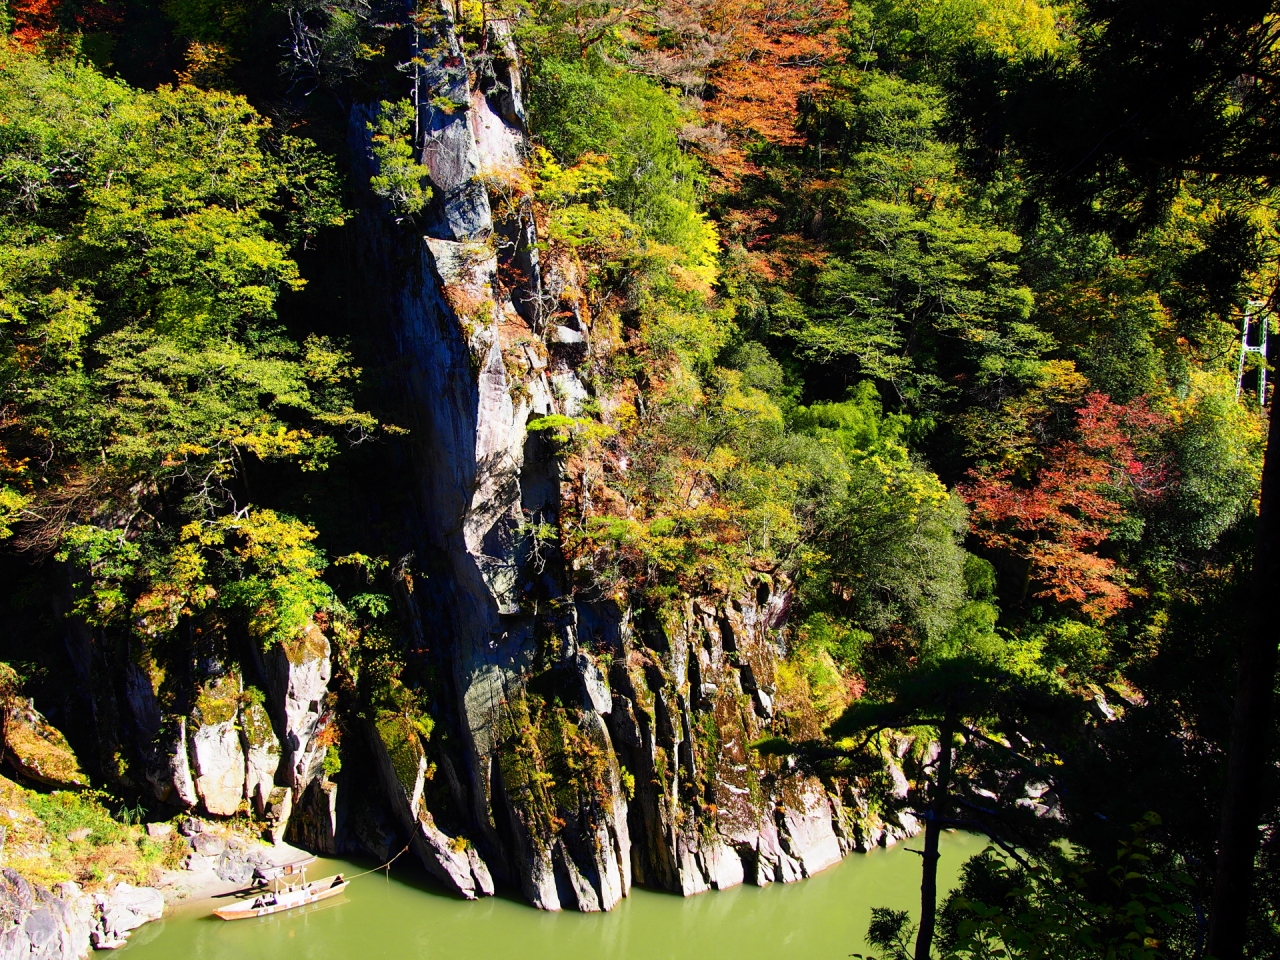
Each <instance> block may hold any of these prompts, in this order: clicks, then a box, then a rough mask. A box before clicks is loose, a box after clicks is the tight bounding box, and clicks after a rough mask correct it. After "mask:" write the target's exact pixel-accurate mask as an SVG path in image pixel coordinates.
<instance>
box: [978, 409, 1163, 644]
mask: <svg viewBox="0 0 1280 960" xmlns="http://www.w3.org/2000/svg"><path fill="white" fill-rule="evenodd" d="M1167 426H1168V418H1167V417H1165V416H1164V415H1163V414H1161V413H1159V412H1157V411H1154V410H1152V409H1151V408H1150V406H1149V405H1148V404H1147V402H1146V401H1145V400H1144V399H1142V398H1139V399H1137V400H1134V401H1132V402H1130V403H1127V404H1118V403H1115V402H1113V401H1112V400H1111V399H1110V397H1108V396H1107V395H1106V394H1103V393H1096V392H1095V393H1091V394H1089V395H1088V396H1087V397H1086V398H1085V401H1084V405H1083V406H1081V407H1079V408H1078V409H1077V410H1076V420H1075V424H1074V436H1072V437H1069V438H1067V439H1063V440H1060V441H1058V442H1056V443H1054V444H1053V445H1052V446H1050V447H1049V448H1048V449H1047V450H1046V451H1045V454H1044V457H1043V460H1042V461H1041V463H1040V464H1039V466H1038V467H1037V468H1035V469H1033V470H1031V471H1030V472H1029V473H1027V474H1025V475H1021V476H1020V475H1018V474H1017V473H1016V472H1015V471H1014V470H1013V469H1011V468H1009V467H1007V466H983V467H978V468H975V469H973V470H971V471H970V472H969V478H970V482H969V483H967V484H963V485H962V486H961V487H960V488H959V492H960V494H961V496H963V497H964V498H965V499H966V500H967V501H968V502H969V505H970V507H971V508H972V515H971V522H972V524H973V532H974V535H975V536H976V537H977V538H978V540H979V541H980V542H981V543H982V544H983V545H984V546H985V547H987V548H988V549H992V550H997V551H1003V552H1006V553H1009V554H1012V555H1014V556H1016V557H1020V558H1022V559H1023V560H1025V561H1027V562H1028V564H1029V566H1030V575H1031V578H1032V579H1033V580H1034V581H1036V582H1037V583H1038V584H1039V589H1038V590H1037V591H1036V594H1035V595H1036V596H1040V597H1050V598H1052V599H1054V600H1056V601H1058V602H1063V603H1074V604H1077V605H1078V606H1079V607H1080V609H1081V610H1082V611H1083V612H1085V613H1086V614H1088V615H1089V616H1091V617H1093V618H1095V619H1097V620H1105V619H1107V618H1109V617H1111V616H1113V615H1115V614H1116V613H1118V612H1119V611H1120V610H1122V609H1124V608H1125V607H1127V606H1128V605H1129V596H1128V593H1127V591H1126V589H1125V586H1124V580H1125V576H1124V571H1123V570H1122V569H1121V568H1120V567H1119V566H1118V565H1117V564H1116V562H1115V560H1114V559H1112V558H1110V557H1107V556H1104V555H1102V554H1101V553H1099V552H1098V551H1099V548H1100V547H1101V546H1102V545H1103V544H1104V543H1105V542H1106V541H1107V540H1108V539H1109V538H1110V537H1111V535H1112V532H1113V528H1114V526H1115V524H1116V523H1117V522H1118V521H1119V520H1121V519H1122V517H1123V516H1124V515H1125V513H1126V510H1127V508H1128V506H1129V505H1131V504H1133V503H1134V502H1136V501H1141V500H1149V499H1151V498H1155V497H1159V496H1161V495H1162V494H1163V493H1164V492H1165V491H1166V490H1167V489H1168V487H1169V485H1170V480H1171V473H1170V470H1169V468H1168V467H1167V466H1166V464H1165V463H1164V461H1163V459H1162V458H1161V457H1159V456H1141V455H1140V453H1139V438H1140V437H1144V436H1145V437H1151V436H1154V435H1156V434H1158V433H1159V432H1162V431H1163V429H1164V428H1166V427H1167Z"/></svg>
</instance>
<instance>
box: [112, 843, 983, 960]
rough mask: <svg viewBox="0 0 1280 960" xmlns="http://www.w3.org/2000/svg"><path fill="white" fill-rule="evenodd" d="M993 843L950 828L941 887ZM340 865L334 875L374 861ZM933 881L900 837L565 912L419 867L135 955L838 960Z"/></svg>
mask: <svg viewBox="0 0 1280 960" xmlns="http://www.w3.org/2000/svg"><path fill="white" fill-rule="evenodd" d="M922 842H923V841H922V840H920V839H918V840H916V841H913V842H911V843H910V844H908V845H909V846H911V847H915V848H918V847H920V846H921V844H922ZM983 845H984V841H983V840H981V839H980V838H977V837H972V836H968V835H965V834H953V835H948V836H944V837H943V842H942V863H941V865H940V868H939V871H940V876H939V880H940V885H941V886H944V888H945V887H946V886H950V885H952V884H954V882H955V880H956V878H957V876H958V875H959V871H960V866H961V864H963V862H964V861H965V859H967V858H968V857H970V856H972V855H973V854H975V853H977V852H978V851H979V850H981V849H982V847H983ZM331 863H332V868H330V865H329V863H326V864H324V865H323V874H329V873H335V872H337V871H339V870H341V871H343V872H348V873H354V872H357V871H359V870H360V869H364V868H362V867H361V866H360V865H357V864H352V863H347V862H344V861H332V862H331ZM320 868H321V865H317V870H320ZM316 875H317V876H320V875H321V873H320V872H317V874H316ZM919 890H920V858H919V857H917V856H913V855H912V854H910V853H908V852H907V851H905V850H903V849H901V848H900V847H899V848H898V849H893V850H877V851H875V852H873V853H871V854H868V855H866V856H860V855H858V854H854V855H853V856H850V857H848V858H846V859H845V861H844V862H843V863H842V864H840V865H839V866H836V867H832V868H831V869H830V870H828V871H826V872H825V873H822V874H820V875H818V876H817V877H814V878H812V879H810V880H803V881H801V882H799V883H793V884H787V885H783V884H774V885H773V886H771V887H766V888H764V889H760V888H758V887H750V886H742V887H737V888H735V889H733V890H727V891H724V892H723V893H715V892H713V893H705V894H702V895H701V896H698V897H689V898H687V899H686V898H682V897H677V896H674V895H671V894H665V893H654V892H652V891H649V890H635V891H633V892H632V894H631V896H630V897H628V898H627V899H626V900H625V901H623V903H622V904H620V905H619V906H618V908H617V909H616V910H614V911H613V912H612V913H609V914H580V913H571V912H567V911H566V912H565V913H559V914H551V913H545V912H543V911H540V910H534V909H533V908H531V907H529V906H526V905H525V904H524V903H522V902H520V901H518V900H516V899H514V898H508V897H501V896H499V897H491V898H488V899H485V900H481V901H476V902H471V903H468V902H466V901H462V900H458V899H455V898H454V897H451V896H449V895H448V894H446V893H444V892H442V891H441V890H439V889H438V888H436V887H433V886H432V885H431V883H430V882H429V881H428V880H425V879H423V878H422V877H420V876H418V875H416V874H415V873H413V872H412V871H408V870H406V871H402V872H400V873H395V872H393V874H392V877H391V878H390V879H389V880H388V879H386V878H385V876H384V875H382V874H372V875H370V876H367V877H364V878H361V879H358V880H356V881H354V882H353V883H352V884H351V886H350V887H349V888H348V889H347V892H346V894H345V896H344V897H340V898H338V899H336V900H331V901H326V902H324V903H318V904H314V905H312V906H310V907H305V908H303V909H300V910H292V911H289V912H288V913H283V914H275V915H273V916H269V917H261V918H258V919H254V920H238V921H231V922H227V921H223V920H218V919H216V918H213V917H210V916H209V912H210V911H211V910H212V909H213V907H214V906H215V904H214V903H213V902H211V901H206V902H204V903H199V904H189V905H186V906H183V907H180V908H178V909H177V910H176V911H174V912H173V913H172V914H171V915H170V916H168V917H167V918H166V919H165V920H163V921H161V922H159V923H154V924H150V925H148V926H146V927H143V928H142V929H140V930H138V931H137V932H136V933H135V934H134V935H133V939H132V940H131V941H130V944H129V946H128V947H126V948H125V953H126V954H127V957H128V960H162V958H163V960H177V958H192V960H257V958H267V957H270V958H278V957H286V956H287V957H289V958H290V960H353V958H364V957H394V958H397V960H435V958H441V960H443V958H449V960H460V958H476V960H507V958H511V960H517V958H518V960H624V958H625V960H686V958H687V960H721V958H723V960H766V958H767V960H779V958H789V957H803V958H805V960H818V958H826V957H830V958H832V960H837V958H843V957H847V956H848V955H849V953H850V952H852V951H856V950H859V949H861V948H862V947H863V941H862V935H863V934H864V933H865V932H866V929H867V921H868V919H869V918H870V915H871V908H872V907H873V906H887V907H895V908H897V909H911V910H912V911H913V912H914V911H915V909H916V908H917V907H918V905H919Z"/></svg>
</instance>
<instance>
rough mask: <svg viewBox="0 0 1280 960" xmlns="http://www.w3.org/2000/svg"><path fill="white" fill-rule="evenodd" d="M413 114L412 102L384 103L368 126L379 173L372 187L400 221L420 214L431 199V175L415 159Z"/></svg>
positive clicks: (370, 185) (374, 177)
mask: <svg viewBox="0 0 1280 960" xmlns="http://www.w3.org/2000/svg"><path fill="white" fill-rule="evenodd" d="M413 111H414V107H413V104H412V103H411V102H410V101H408V100H399V101H397V102H395V103H392V102H390V101H387V100H383V101H382V103H381V104H380V105H379V109H378V114H377V116H376V117H374V119H373V120H372V122H370V123H367V124H365V126H366V127H367V128H368V131H369V133H370V141H369V143H370V149H371V150H372V151H373V159H374V162H375V163H376V164H377V166H378V172H377V173H375V174H374V175H373V176H371V177H370V178H369V187H370V189H372V190H373V192H374V193H375V194H376V195H377V196H379V197H382V198H383V199H384V200H386V201H387V203H388V205H389V206H390V207H391V210H392V212H393V213H394V214H395V215H396V216H397V217H406V216H411V215H412V214H415V213H420V212H421V211H422V209H423V208H424V207H425V206H426V205H427V202H428V201H429V200H430V199H431V188H430V187H428V186H427V185H426V182H425V181H426V180H427V178H428V177H429V176H430V175H431V171H430V170H429V169H428V168H427V167H426V166H424V165H423V164H420V163H418V162H417V160H416V159H414V150H415V145H414V141H413V131H414V129H415V123H414V116H413Z"/></svg>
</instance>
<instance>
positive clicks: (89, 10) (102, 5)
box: [9, 0, 123, 49]
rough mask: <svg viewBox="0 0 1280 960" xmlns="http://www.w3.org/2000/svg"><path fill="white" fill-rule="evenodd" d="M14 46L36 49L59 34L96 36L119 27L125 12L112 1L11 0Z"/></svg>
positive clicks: (10, 11) (11, 35) (10, 9)
mask: <svg viewBox="0 0 1280 960" xmlns="http://www.w3.org/2000/svg"><path fill="white" fill-rule="evenodd" d="M9 14H10V16H11V17H12V18H13V31H12V33H11V34H10V37H11V39H12V40H13V42H14V43H17V44H18V45H19V46H22V47H26V48H27V49H33V48H35V47H38V46H41V45H42V44H44V43H46V42H47V41H48V40H50V39H51V38H54V37H55V35H56V34H58V33H59V32H60V31H70V33H72V34H75V33H77V32H79V33H93V32H97V31H103V30H110V29H112V28H118V27H119V25H120V23H121V20H122V18H123V11H122V10H121V8H120V5H119V4H118V3H115V2H112V0H93V2H89V3H68V2H67V0H10V3H9Z"/></svg>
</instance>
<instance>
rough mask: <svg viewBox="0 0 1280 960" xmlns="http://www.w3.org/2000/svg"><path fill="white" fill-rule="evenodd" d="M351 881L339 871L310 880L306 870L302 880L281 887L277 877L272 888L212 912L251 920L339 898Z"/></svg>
mask: <svg viewBox="0 0 1280 960" xmlns="http://www.w3.org/2000/svg"><path fill="white" fill-rule="evenodd" d="M349 882H350V881H348V880H345V879H343V876H342V874H340V873H339V874H335V875H334V876H332V877H325V878H324V879H322V880H313V881H311V882H310V883H307V882H306V874H305V873H303V875H302V881H301V882H299V883H290V884H288V885H286V886H284V887H283V888H281V885H280V881H279V880H278V879H277V880H276V881H275V882H274V883H273V885H272V888H271V889H269V890H263V891H262V892H261V893H258V894H257V895H256V896H254V897H253V898H252V899H249V898H246V899H244V900H242V901H240V902H239V903H234V904H230V905H229V906H225V907H220V908H218V909H217V910H215V911H213V915H214V916H215V917H220V918H221V919H223V920H248V919H250V918H252V917H266V916H270V915H271V914H273V913H280V912H282V911H284V910H293V909H295V908H296V907H305V906H306V905H307V904H311V903H318V902H320V901H321V900H328V899H329V898H330V897H336V896H337V895H338V894H340V893H341V892H342V891H343V890H345V889H346V888H347V886H348V884H349Z"/></svg>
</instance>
